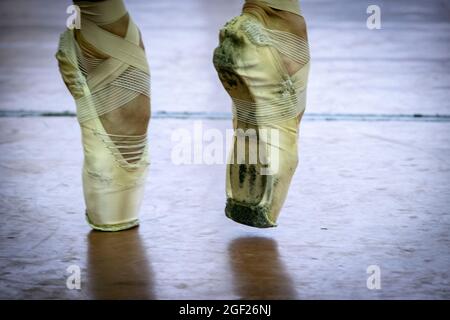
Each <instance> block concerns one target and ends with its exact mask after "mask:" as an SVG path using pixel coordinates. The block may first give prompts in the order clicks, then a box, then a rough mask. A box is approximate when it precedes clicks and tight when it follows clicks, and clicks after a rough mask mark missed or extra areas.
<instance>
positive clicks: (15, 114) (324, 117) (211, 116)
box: [0, 110, 450, 122]
mask: <svg viewBox="0 0 450 320" xmlns="http://www.w3.org/2000/svg"><path fill="white" fill-rule="evenodd" d="M35 117H76V114H75V113H74V112H71V111H62V112H51V111H33V110H0V118H35ZM152 118H153V119H186V120H190V119H203V120H230V119H231V113H229V112H188V111H186V112H172V111H155V112H153V113H152ZM303 119H304V120H306V121H415V122H450V114H370V113H308V112H307V113H305V115H304V117H303Z"/></svg>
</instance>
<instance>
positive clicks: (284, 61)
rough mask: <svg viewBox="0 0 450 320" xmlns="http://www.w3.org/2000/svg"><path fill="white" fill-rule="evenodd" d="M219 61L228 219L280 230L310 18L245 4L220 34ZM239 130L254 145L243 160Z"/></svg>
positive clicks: (305, 74) (306, 67) (249, 145)
mask: <svg viewBox="0 0 450 320" xmlns="http://www.w3.org/2000/svg"><path fill="white" fill-rule="evenodd" d="M265 2H271V1H265ZM214 64H215V67H216V69H217V72H218V74H219V77H220V80H221V81H222V84H223V86H224V88H225V89H226V90H227V92H228V94H229V95H230V96H231V98H232V100H233V115H234V117H233V118H234V119H233V124H234V128H235V137H234V146H233V151H232V155H231V157H230V160H231V159H232V160H233V161H232V162H231V164H229V165H228V166H227V205H226V209H225V211H226V215H227V216H228V217H229V218H231V219H233V220H235V221H237V222H239V223H242V224H246V225H250V226H254V227H261V228H263V227H273V226H276V220H277V217H278V215H279V212H280V210H281V207H282V205H283V203H284V200H285V198H286V195H287V192H288V188H289V185H290V182H291V178H292V176H293V174H294V171H295V169H296V167H297V162H298V156H297V138H298V125H299V122H300V119H301V116H302V115H303V112H304V109H305V94H306V84H307V77H308V70H309V50H308V44H307V38H306V25H305V21H304V19H303V17H302V16H301V15H300V13H299V12H296V11H295V10H292V12H289V11H284V10H277V9H274V8H272V7H270V6H268V5H267V4H265V3H263V2H260V1H255V0H252V1H247V3H246V4H245V6H244V9H243V14H242V15H241V16H239V17H236V18H234V19H232V20H231V21H230V22H229V23H227V24H226V25H225V27H224V28H223V29H222V30H221V32H220V45H219V47H218V48H217V49H216V51H215V54H214ZM242 133H244V134H247V136H253V138H251V139H250V141H251V140H252V139H253V141H254V143H253V145H252V143H251V142H250V143H245V158H243V159H241V160H243V161H241V162H239V159H238V158H239V157H240V156H239V152H240V147H241V145H240V144H242V142H243V141H244V140H243V139H242V137H240V136H242ZM252 156H253V161H252ZM255 157H256V159H257V160H256V161H254V159H255ZM267 157H268V160H269V161H266V160H267V159H266V158H267Z"/></svg>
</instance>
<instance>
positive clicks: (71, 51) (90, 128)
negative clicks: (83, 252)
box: [56, 0, 150, 231]
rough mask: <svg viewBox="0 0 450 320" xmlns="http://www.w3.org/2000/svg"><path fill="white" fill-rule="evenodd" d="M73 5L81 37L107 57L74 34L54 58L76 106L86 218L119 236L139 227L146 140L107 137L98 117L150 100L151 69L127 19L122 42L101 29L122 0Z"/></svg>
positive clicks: (119, 12) (121, 10)
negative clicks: (91, 52)
mask: <svg viewBox="0 0 450 320" xmlns="http://www.w3.org/2000/svg"><path fill="white" fill-rule="evenodd" d="M77 5H78V6H79V7H80V9H81V29H80V30H79V33H80V35H81V38H82V39H83V41H84V42H85V43H88V44H89V45H90V46H92V47H93V48H95V50H96V51H98V52H99V53H101V54H102V55H103V56H106V57H108V58H106V59H98V58H94V57H91V56H89V55H88V54H85V53H84V52H83V51H82V50H81V48H80V46H79V45H78V43H77V41H76V40H75V35H74V31H73V30H66V31H65V32H64V33H63V34H62V35H61V39H60V44H59V49H58V52H57V54H56V58H57V59H58V62H59V67H60V72H61V75H62V77H63V79H64V82H65V83H66V84H67V87H68V89H69V91H70V92H71V93H72V95H73V96H74V98H75V102H76V104H77V117H78V120H79V123H80V127H81V132H82V140H83V151H84V165H83V191H84V198H85V203H86V218H87V220H88V223H89V224H90V225H91V226H92V227H93V228H94V229H98V230H103V231H119V230H123V229H128V228H131V227H133V226H136V225H137V224H138V223H139V220H138V213H139V209H140V205H141V201H142V198H143V192H144V184H145V179H146V175H147V167H148V150H147V137H146V135H141V136H125V135H114V134H109V133H107V132H106V131H105V129H104V127H103V125H102V123H101V121H100V119H99V116H101V115H103V114H106V113H108V112H111V111H113V110H115V109H117V108H120V107H122V106H123V105H124V104H126V103H128V102H130V101H132V100H133V99H135V98H136V97H137V96H139V95H141V94H143V95H147V96H149V94H150V93H149V78H150V74H149V66H148V64H147V59H146V55H145V52H144V50H143V49H142V48H141V47H140V46H139V40H140V36H139V31H138V29H137V27H136V25H135V24H134V23H133V21H132V20H131V18H130V20H129V25H128V30H127V33H126V35H125V37H124V38H121V37H119V36H116V35H114V34H112V33H109V32H108V31H105V30H104V29H102V28H101V27H100V26H101V25H105V24H109V23H112V22H114V21H117V20H118V19H120V18H121V17H123V16H124V15H125V14H126V13H127V11H126V9H125V6H124V4H123V1H122V0H107V1H104V2H77Z"/></svg>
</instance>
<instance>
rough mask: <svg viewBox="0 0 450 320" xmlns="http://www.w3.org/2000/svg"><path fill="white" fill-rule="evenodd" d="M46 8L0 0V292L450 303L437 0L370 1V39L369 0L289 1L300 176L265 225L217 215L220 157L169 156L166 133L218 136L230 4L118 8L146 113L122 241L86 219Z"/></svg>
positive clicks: (74, 131)
mask: <svg viewBox="0 0 450 320" xmlns="http://www.w3.org/2000/svg"><path fill="white" fill-rule="evenodd" d="M45 2H46V4H45V5H42V4H41V5H38V4H37V2H36V3H33V4H30V2H29V1H24V0H14V1H13V0H5V1H1V2H0V96H1V99H0V298H4V299H5V298H6V299H19V298H29V299H36V298H43V299H61V298H62V299H96V298H116V299H125V298H149V299H189V298H192V299H255V298H274V299H343V298H350V299H382V298H387V299H399V298H405V299H415V298H425V299H442V298H446V299H448V298H450V269H449V266H450V249H449V248H450V233H449V230H450V209H449V208H450V102H449V101H450V94H449V89H450V72H449V71H450V56H449V52H450V2H449V1H443V0H432V1H427V2H426V3H425V2H424V1H419V0H413V1H411V0H410V1H407V0H399V1H387V0H385V1H377V3H378V4H379V5H380V7H381V14H382V15H381V18H382V29H381V30H369V29H367V27H366V19H367V17H368V14H367V13H366V9H367V6H368V5H369V4H372V3H365V2H362V1H357V0H346V1H332V0H322V1H317V0H308V1H303V2H302V8H303V12H304V15H305V17H306V20H307V22H308V26H309V41H310V45H311V55H312V59H313V60H312V68H311V76H310V84H309V89H308V105H307V114H306V116H305V119H304V122H303V123H302V128H301V136H300V146H301V147H300V165H299V168H298V170H297V172H296V175H295V177H294V179H293V182H292V186H291V189H290V193H289V197H288V199H287V201H286V204H285V207H284V209H283V211H282V213H281V217H280V220H279V226H278V227H277V228H274V229H270V230H258V229H252V228H249V227H245V226H241V225H238V224H236V223H234V222H232V221H230V220H228V219H227V218H226V217H225V215H224V212H223V211H224V206H225V191H224V187H225V181H224V179H225V165H224V164H216V165H206V164H197V165H175V164H174V163H173V161H172V160H171V152H172V150H173V147H174V143H173V141H172V140H171V135H172V133H173V131H174V130H175V129H180V128H181V129H186V130H187V131H188V132H193V131H194V130H195V129H194V128H195V126H198V125H199V124H200V125H201V126H203V128H204V129H205V130H208V129H218V130H219V131H220V132H223V133H225V131H226V130H227V129H230V128H231V121H230V120H229V119H228V118H229V113H230V101H229V98H228V96H227V95H226V93H225V92H224V91H223V89H222V87H221V85H220V83H219V81H218V79H217V75H216V74H215V70H214V68H213V66H212V62H211V60H212V50H213V49H214V47H215V46H216V45H217V40H218V35H217V33H218V30H219V28H220V27H221V26H222V25H223V24H224V23H225V22H226V21H227V20H229V19H230V18H232V17H233V16H235V15H237V14H239V12H240V7H241V5H242V1H239V0H233V1H219V0H214V1H211V0H189V1H184V0H177V1H175V0H172V1H167V0H164V1H156V0H153V1H136V0H134V1H132V0H130V1H126V3H127V7H128V9H129V11H130V13H131V15H132V17H133V19H134V20H135V22H136V23H137V24H138V25H139V26H140V28H141V31H142V34H143V37H144V43H145V46H146V49H147V54H148V58H149V61H150V65H151V72H152V109H153V113H154V115H155V119H153V120H152V122H151V126H150V146H151V159H152V164H151V168H150V174H149V177H148V180H147V188H146V193H145V199H144V203H143V208H142V212H141V226H140V227H139V228H137V229H134V230H129V231H126V232H120V233H99V232H93V231H91V230H90V228H89V227H88V225H87V224H86V223H85V221H84V203H83V197H82V188H81V165H82V149H81V142H80V132H79V128H78V124H77V122H76V118H74V117H73V116H70V115H71V114H73V112H74V110H75V108H74V103H73V101H72V100H71V98H70V96H69V95H68V93H67V91H66V89H65V87H64V85H63V83H62V81H61V80H60V76H59V74H58V71H57V66H56V61H55V59H54V57H53V56H54V52H55V50H56V45H57V40H58V34H59V32H61V31H62V30H63V29H64V25H65V20H66V17H67V14H66V13H65V9H66V6H67V5H69V4H70V2H69V1H60V0H45ZM40 3H42V2H40ZM65 111H68V112H69V113H68V116H59V117H52V116H48V115H49V113H50V114H51V113H53V114H56V115H61V114H62V113H63V112H65ZM418 115H422V116H421V117H420V116H418ZM436 115H437V116H436ZM19 116H25V117H19ZM373 265H375V266H378V267H379V268H380V272H381V278H380V279H381V288H380V289H376V290H369V289H368V287H367V278H368V277H369V276H370V275H369V274H368V273H367V269H368V267H369V266H373ZM70 266H75V267H79V268H80V271H81V289H80V290H71V289H69V288H68V287H67V286H66V281H67V279H68V277H69V276H70V273H69V272H68V271H67V268H68V267H70Z"/></svg>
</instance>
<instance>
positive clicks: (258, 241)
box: [228, 237, 297, 299]
mask: <svg viewBox="0 0 450 320" xmlns="http://www.w3.org/2000/svg"><path fill="white" fill-rule="evenodd" d="M228 255H229V258H230V264H231V270H232V274H233V285H234V290H235V292H236V294H237V295H238V296H239V297H240V298H243V299H296V298H297V293H296V291H295V288H294V286H293V280H292V278H291V277H290V276H289V273H288V271H287V270H286V268H285V266H284V264H283V262H282V260H281V257H280V255H279V252H278V245H277V242H276V240H274V239H271V238H265V237H242V238H238V239H235V240H233V241H232V242H231V243H230V245H229V246H228Z"/></svg>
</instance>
